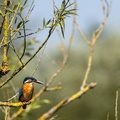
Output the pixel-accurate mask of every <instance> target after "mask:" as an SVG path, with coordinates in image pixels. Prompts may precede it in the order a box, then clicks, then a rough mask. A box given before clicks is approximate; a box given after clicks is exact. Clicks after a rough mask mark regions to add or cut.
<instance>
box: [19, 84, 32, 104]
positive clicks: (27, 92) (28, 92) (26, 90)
mask: <svg viewBox="0 0 120 120" xmlns="http://www.w3.org/2000/svg"><path fill="white" fill-rule="evenodd" d="M33 91H34V87H33V85H32V83H25V84H24V85H23V88H22V93H23V97H22V98H21V99H22V101H23V102H28V101H29V100H30V99H31V98H32V95H33Z"/></svg>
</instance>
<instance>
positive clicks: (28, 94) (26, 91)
mask: <svg viewBox="0 0 120 120" xmlns="http://www.w3.org/2000/svg"><path fill="white" fill-rule="evenodd" d="M33 83H38V84H44V83H43V82H41V81H38V80H36V79H35V78H34V77H25V78H24V80H23V85H22V87H20V89H19V98H18V99H19V101H20V102H23V103H24V104H23V106H22V108H23V109H26V107H27V104H26V103H27V102H29V101H30V100H31V99H32V96H33V92H34V86H33Z"/></svg>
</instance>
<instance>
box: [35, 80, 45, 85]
mask: <svg viewBox="0 0 120 120" xmlns="http://www.w3.org/2000/svg"><path fill="white" fill-rule="evenodd" d="M35 83H38V84H43V85H44V83H43V82H41V81H35Z"/></svg>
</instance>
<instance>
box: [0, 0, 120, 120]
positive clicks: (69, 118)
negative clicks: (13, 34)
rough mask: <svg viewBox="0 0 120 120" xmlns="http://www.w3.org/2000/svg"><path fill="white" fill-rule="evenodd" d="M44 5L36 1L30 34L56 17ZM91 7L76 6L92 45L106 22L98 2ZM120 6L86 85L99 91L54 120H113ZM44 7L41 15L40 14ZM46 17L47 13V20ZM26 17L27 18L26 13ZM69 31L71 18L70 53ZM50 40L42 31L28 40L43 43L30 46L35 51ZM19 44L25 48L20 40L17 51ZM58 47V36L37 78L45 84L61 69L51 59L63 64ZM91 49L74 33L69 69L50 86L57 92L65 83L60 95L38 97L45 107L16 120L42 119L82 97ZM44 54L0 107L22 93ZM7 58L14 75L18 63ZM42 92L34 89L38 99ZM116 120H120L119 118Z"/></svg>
mask: <svg viewBox="0 0 120 120" xmlns="http://www.w3.org/2000/svg"><path fill="white" fill-rule="evenodd" d="M42 2H43V1H41V2H40V3H39V2H38V1H35V8H34V10H33V13H32V14H31V16H30V22H29V23H28V25H27V28H28V29H29V28H31V29H32V30H31V31H34V30H36V28H38V26H42V18H43V17H45V18H49V17H51V16H52V14H51V11H52V10H51V8H52V2H51V3H50V4H49V5H48V4H47V1H46V0H45V1H44V2H43V3H42ZM59 2H60V1H59ZM59 2H57V1H56V4H58V5H59V4H60V3H59ZM87 2H88V1H85V2H83V1H81V0H80V1H77V4H78V16H77V20H78V22H79V24H80V26H81V28H82V30H83V32H84V33H85V34H86V36H87V37H88V39H91V37H92V32H93V31H94V30H95V29H96V28H97V27H98V26H99V24H100V23H101V22H102V17H103V16H102V15H103V14H102V9H101V8H102V7H101V2H100V1H95V0H93V1H91V2H88V3H87ZM118 3H120V1H116V3H115V2H113V4H112V6H113V7H112V9H111V13H110V17H109V18H108V21H107V24H106V26H105V29H104V30H103V33H102V34H101V36H100V38H99V39H98V41H97V43H96V45H95V49H94V55H93V62H92V67H91V71H90V75H89V77H88V82H87V84H89V83H91V82H96V83H97V86H96V87H95V88H94V89H92V90H90V91H88V92H87V93H86V94H85V95H83V96H82V97H81V98H80V99H77V100H75V101H73V102H72V103H70V104H68V105H67V106H65V107H63V108H62V109H60V110H59V111H58V112H56V114H54V116H56V120H107V116H108V115H109V120H114V119H115V97H116V91H117V90H119V86H120V83H119V80H120V64H119V62H120V50H119V49H120V40H119V38H120V35H119V28H120V27H119V26H120V23H119V22H118V20H120V19H119V16H118V15H117V13H116V11H117V12H118V11H119V10H116V8H117V7H118ZM29 4H30V3H29ZM37 4H38V5H37ZM42 6H43V7H42ZM44 6H45V7H44ZM115 6H116V7H115ZM40 7H41V9H38V8H40ZM47 8H48V9H47ZM44 9H45V10H44ZM38 10H39V13H38ZM115 10H116V11H115ZM43 11H44V12H45V13H44V14H43ZM36 13H38V14H36ZM22 14H23V16H24V15H25V12H24V13H22ZM38 15H39V18H38ZM71 28H72V18H67V19H66V30H65V40H64V41H63V42H64V44H65V48H66V49H67V48H68V44H69V40H68V38H69V36H70V34H71V31H72V30H71ZM46 35H47V32H46V31H43V32H41V33H38V34H34V35H33V36H29V37H28V38H27V39H28V40H32V39H34V38H35V39H37V40H38V41H39V43H38V44H35V46H31V47H33V48H34V49H37V47H38V46H39V44H41V43H42V41H43V40H44V38H45V36H46ZM18 42H19V43H20V44H22V40H21V39H20V40H19V41H15V44H16V43H17V44H16V46H18ZM60 44H61V43H60V40H59V37H58V35H57V32H54V34H53V35H52V36H51V38H50V40H49V41H48V43H47V46H46V49H45V54H44V55H43V58H42V60H41V63H40V66H39V68H38V69H37V71H36V73H35V76H34V77H35V78H37V79H39V80H41V81H43V82H45V80H49V78H50V77H51V75H52V74H53V73H54V72H55V71H56V70H57V69H58V68H59V65H57V64H53V63H52V61H51V60H50V59H49V58H51V59H52V60H54V61H56V62H57V63H59V64H60V63H61V62H62V53H61V51H60ZM18 47H19V46H18ZM89 49H90V47H89V46H88V45H87V44H86V43H85V41H84V40H83V39H82V38H81V37H80V36H79V33H78V31H77V30H75V35H74V39H73V41H72V46H71V49H70V54H69V59H68V62H67V65H66V67H65V69H64V70H63V71H62V72H61V73H60V74H59V75H58V76H57V78H56V79H55V82H54V83H53V84H52V87H53V86H56V85H57V84H58V83H61V84H62V89H61V90H59V91H53V92H46V93H44V94H43V95H42V96H41V97H40V101H41V103H40V104H41V106H39V108H37V109H33V110H32V111H30V112H26V113H24V114H23V115H22V116H20V117H19V118H18V120H19V119H20V120H21V119H22V120H33V119H37V118H38V117H39V116H40V115H42V114H43V113H45V112H47V111H48V110H49V109H50V108H51V107H53V106H54V105H56V104H57V103H58V102H59V101H61V100H62V99H63V98H66V97H68V96H71V95H72V94H74V93H76V92H77V91H79V88H80V86H81V83H82V80H83V78H84V75H85V71H86V67H87V62H88V55H89ZM41 52H42V51H41ZM41 52H40V53H39V54H38V55H37V56H36V57H35V58H34V59H33V61H32V62H31V63H29V64H28V65H27V66H26V67H25V69H24V70H23V71H21V72H20V73H19V74H18V75H17V76H15V77H14V78H13V79H12V81H11V82H9V84H8V85H6V86H5V87H3V88H1V90H0V101H6V100H7V99H8V98H10V97H11V96H13V95H14V94H15V92H17V91H18V89H19V87H20V86H21V85H22V81H23V79H24V77H26V76H30V75H31V74H32V72H33V70H34V69H35V66H36V63H37V62H38V59H39V57H40V55H41ZM31 54H32V52H31ZM48 56H49V58H48ZM8 57H9V61H10V62H9V63H10V67H11V68H12V70H14V68H15V67H16V66H15V65H16V64H17V62H16V58H15V55H14V54H13V52H12V51H9V53H8ZM28 58H29V56H27V57H25V58H24V61H26V59H28ZM1 59H2V56H1ZM8 76H9V74H8ZM6 78H7V77H6V76H5V77H3V78H2V79H1V81H4V79H6ZM11 86H13V88H14V89H12V87H11ZM40 88H41V86H39V85H35V93H37V91H39V90H40ZM45 99H48V100H49V104H48V103H45ZM42 101H43V102H42ZM15 102H17V98H16V99H15ZM119 104H120V102H119ZM119 104H118V105H119ZM17 109H18V108H11V114H13V113H15V112H16V111H17ZM119 111H120V107H119V106H118V113H119ZM3 119H4V113H3V112H2V111H0V120H3ZM118 119H120V117H119V118H118Z"/></svg>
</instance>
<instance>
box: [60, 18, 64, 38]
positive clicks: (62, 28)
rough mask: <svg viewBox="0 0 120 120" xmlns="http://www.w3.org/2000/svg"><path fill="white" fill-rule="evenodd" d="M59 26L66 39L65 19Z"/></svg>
mask: <svg viewBox="0 0 120 120" xmlns="http://www.w3.org/2000/svg"><path fill="white" fill-rule="evenodd" d="M59 25H60V28H61V32H62V35H63V37H64V31H65V22H64V19H62V20H61V21H60V22H59Z"/></svg>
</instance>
